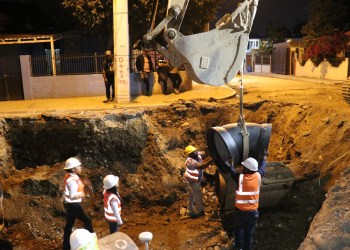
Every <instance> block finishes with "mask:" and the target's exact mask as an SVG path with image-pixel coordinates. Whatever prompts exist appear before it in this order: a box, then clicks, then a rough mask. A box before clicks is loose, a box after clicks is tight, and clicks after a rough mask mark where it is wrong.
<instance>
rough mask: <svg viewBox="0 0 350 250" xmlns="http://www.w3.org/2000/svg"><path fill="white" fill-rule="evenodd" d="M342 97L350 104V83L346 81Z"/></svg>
mask: <svg viewBox="0 0 350 250" xmlns="http://www.w3.org/2000/svg"><path fill="white" fill-rule="evenodd" d="M342 95H343V98H344V100H345V101H346V102H347V103H348V104H350V81H346V82H345V83H343V86H342Z"/></svg>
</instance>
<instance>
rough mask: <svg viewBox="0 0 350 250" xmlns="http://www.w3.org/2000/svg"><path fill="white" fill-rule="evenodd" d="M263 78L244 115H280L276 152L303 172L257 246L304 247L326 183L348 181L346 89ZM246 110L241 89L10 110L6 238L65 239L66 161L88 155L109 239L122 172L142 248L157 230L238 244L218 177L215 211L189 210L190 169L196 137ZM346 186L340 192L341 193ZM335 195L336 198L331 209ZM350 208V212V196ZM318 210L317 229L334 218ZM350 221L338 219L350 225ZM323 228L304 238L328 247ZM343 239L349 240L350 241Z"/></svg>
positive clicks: (4, 124)
mask: <svg viewBox="0 0 350 250" xmlns="http://www.w3.org/2000/svg"><path fill="white" fill-rule="evenodd" d="M260 80H261V79H259V82H257V83H254V82H253V83H248V84H247V85H248V88H247V90H246V93H245V105H244V115H245V119H246V121H249V122H254V123H272V124H273V126H272V129H273V132H272V135H271V140H270V146H269V161H278V162H283V163H284V164H285V165H286V166H287V167H289V168H290V169H292V170H293V172H294V175H295V176H296V178H298V180H297V182H296V183H295V185H294V186H293V188H292V191H291V192H290V193H288V195H287V196H286V197H285V198H284V199H283V200H282V201H281V204H280V205H279V207H278V208H274V209H268V210H261V218H260V221H259V225H258V230H257V232H256V235H255V237H254V246H255V247H256V248H258V249H262V250H264V249H297V248H298V247H299V245H300V244H301V243H302V242H303V240H304V237H305V236H306V234H307V231H308V228H309V225H310V223H311V222H312V219H313V217H314V215H315V214H316V213H317V211H318V210H319V208H320V207H321V204H322V202H323V199H324V190H325V191H327V190H328V189H329V188H330V187H333V188H334V189H342V188H344V178H343V179H339V178H340V175H341V173H342V172H343V170H344V169H345V168H346V167H347V165H346V164H347V162H348V161H349V160H350V156H349V155H348V154H347V153H348V140H349V135H350V133H349V131H350V124H349V122H348V117H350V116H349V115H350V114H349V113H350V111H349V109H346V108H345V107H343V108H339V105H336V104H334V103H332V101H331V100H332V99H329V98H328V96H329V95H333V93H335V92H336V91H340V90H339V88H338V87H337V86H323V85H321V86H320V85H316V86H317V87H318V88H316V87H315V86H312V87H310V86H307V85H306V84H305V83H293V85H292V86H293V88H291V89H288V90H287V89H285V88H283V87H281V86H280V85H277V83H276V82H272V81H271V82H269V83H265V84H264V82H263V81H260ZM289 84H290V83H289ZM301 95H303V96H301ZM340 106H341V105H340ZM238 114H239V103H238V99H235V98H234V99H229V100H215V99H208V100H201V99H196V100H193V101H181V100H180V101H178V102H176V103H173V104H171V105H169V106H166V107H160V108H144V109H130V110H124V109H114V110H108V111H91V112H84V113H67V112H64V113H47V114H42V115H40V116H38V115H37V114H35V115H33V114H24V115H23V116H17V117H7V118H4V119H2V120H1V128H0V135H1V136H0V165H1V184H2V186H3V190H4V203H3V204H4V210H5V211H4V213H5V227H4V228H3V230H2V231H1V238H3V239H4V240H8V241H10V242H11V244H13V246H15V247H16V249H29V250H30V249H38V245H40V249H59V248H60V246H61V242H62V235H63V225H64V223H65V220H64V211H63V208H62V203H61V194H62V184H63V183H62V182H63V181H62V180H63V175H64V172H63V170H62V165H61V162H63V161H64V160H65V159H66V158H68V157H70V156H77V157H79V158H80V159H81V160H82V162H83V163H84V177H85V178H86V179H88V180H89V181H90V182H91V184H92V187H93V192H90V194H89V196H90V197H88V198H87V199H86V202H85V203H84V206H85V207H86V210H87V211H89V213H90V215H91V216H92V218H93V225H94V229H95V231H96V232H97V234H98V236H99V237H103V236H105V235H107V234H108V226H107V224H106V222H105V221H104V219H103V211H102V210H103V209H102V208H103V206H102V179H103V177H104V176H105V175H106V174H110V173H113V174H116V175H119V176H120V180H121V183H120V186H121V187H120V193H121V196H122V198H123V209H122V216H123V220H124V225H123V227H122V228H121V231H122V232H125V233H127V234H128V235H129V236H130V237H131V238H132V239H134V240H135V242H136V243H137V244H138V245H139V246H141V245H140V243H139V242H138V240H137V239H138V234H139V233H141V232H142V231H151V232H152V233H153V234H154V239H153V241H152V244H151V247H152V249H162V250H164V249H199V248H201V249H204V248H208V249H213V248H214V247H217V248H221V249H226V248H229V246H230V245H231V244H232V242H231V239H230V237H228V236H227V235H226V234H225V233H223V232H222V230H223V229H222V224H221V221H220V217H219V215H218V206H217V204H216V199H217V198H216V195H215V192H214V186H213V183H212V182H211V180H210V177H209V179H208V182H207V183H206V186H205V187H204V189H205V190H203V192H204V203H205V205H206V210H205V212H206V216H205V217H202V218H198V219H193V220H192V219H181V211H183V209H185V208H186V206H187V205H186V199H187V193H186V189H185V186H184V184H183V182H182V180H181V176H180V174H179V168H180V167H181V166H182V165H183V162H184V155H183V149H184V147H185V146H187V145H188V144H194V145H196V146H197V147H199V148H202V149H204V150H206V138H205V131H206V130H207V129H208V128H210V127H213V126H223V125H225V124H229V123H235V122H236V121H237V118H238ZM315 177H317V178H318V179H316V181H315V180H314V179H315ZM338 179H339V181H338V182H337V184H335V183H336V180H338ZM334 184H335V185H334ZM331 190H332V189H331ZM334 191H336V190H334ZM338 195H339V194H337V193H336V192H334V197H338ZM343 198H344V199H345V198H347V197H341V198H340V199H343ZM336 202H338V201H337V200H336V199H332V200H331V201H330V203H331V204H330V205H327V206H328V207H331V206H332V204H333V203H336ZM340 206H341V209H345V206H346V205H345V203H341V204H340ZM324 207H325V206H324ZM339 211H340V210H339ZM341 211H345V210H341ZM326 214H328V213H327V212H326ZM338 214H339V218H334V216H333V217H331V219H332V220H334V221H335V222H336V221H340V220H342V219H344V218H347V214H345V213H344V214H343V213H338ZM316 218H317V221H316V222H315V225H317V227H319V226H318V225H321V224H323V223H327V221H326V220H324V221H323V220H322V219H321V218H320V217H316ZM347 221H348V220H347ZM346 223H348V222H346ZM346 223H345V224H344V223H339V224H338V225H342V228H343V229H344V228H345V230H347V224H346ZM79 226H81V225H80V224H79V223H78V224H77V225H76V227H79ZM325 230H326V229H324V231H325ZM324 231H323V232H324ZM334 232H335V235H334V236H333V237H338V231H334ZM313 234H316V236H317V234H319V232H316V230H314V231H310V235H311V236H310V235H308V237H307V239H306V243H305V244H319V243H317V242H320V241H319V240H317V239H324V234H322V235H321V236H320V235H319V236H317V237H316V236H315V237H314V236H312V235H313ZM328 237H330V235H327V239H329V238H328ZM342 237H343V236H342ZM344 237H345V236H344ZM344 237H343V238H341V239H342V240H341V242H345V241H343V240H347V239H345V238H344ZM311 238H312V239H313V241H310V242H311V243H309V239H311ZM315 239H316V240H315ZM3 244H5V243H3ZM285 244H287V245H288V246H289V247H285ZM334 244H335V243H334ZM337 244H338V245H337V246H340V245H341V244H343V245H344V244H347V243H341V244H340V243H339V242H338V243H337ZM343 245H341V246H343ZM302 246H304V245H302ZM305 249H306V248H305Z"/></svg>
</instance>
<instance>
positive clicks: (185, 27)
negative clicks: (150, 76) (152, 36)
mask: <svg viewBox="0 0 350 250" xmlns="http://www.w3.org/2000/svg"><path fill="white" fill-rule="evenodd" d="M118 1H119V0H118ZM155 2H156V1H155V0H129V1H128V4H129V5H128V11H129V35H130V43H131V44H134V43H135V42H136V41H137V40H140V39H141V40H142V37H143V35H145V34H146V33H147V31H148V30H149V27H150V23H151V19H152V8H153V5H154V4H155ZM221 2H223V0H191V1H190V3H189V6H188V8H187V11H186V15H185V17H184V21H183V24H182V27H181V32H182V33H184V34H193V33H197V32H201V31H203V29H204V27H205V25H206V23H208V22H209V21H210V20H212V19H213V18H214V17H215V14H216V10H217V6H218V4H219V3H221ZM62 4H63V6H64V7H65V8H68V9H70V10H71V11H72V13H73V16H74V17H75V18H76V20H77V21H78V22H79V24H80V25H81V27H82V28H83V29H84V31H85V32H87V33H92V34H95V35H100V36H102V37H103V39H105V40H107V45H106V47H107V48H111V46H112V41H113V32H112V23H113V13H112V7H113V5H112V4H113V2H112V0H89V1H86V0H63V3H62ZM166 8H167V1H166V0H159V6H158V11H157V16H156V25H157V24H158V23H159V22H161V20H163V19H164V18H165V13H166Z"/></svg>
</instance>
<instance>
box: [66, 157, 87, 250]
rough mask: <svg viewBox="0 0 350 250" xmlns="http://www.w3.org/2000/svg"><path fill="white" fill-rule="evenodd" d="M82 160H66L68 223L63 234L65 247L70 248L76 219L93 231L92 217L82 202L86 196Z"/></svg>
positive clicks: (72, 158)
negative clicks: (82, 176)
mask: <svg viewBox="0 0 350 250" xmlns="http://www.w3.org/2000/svg"><path fill="white" fill-rule="evenodd" d="M81 165H82V164H81V162H80V161H79V160H78V159H77V158H74V157H71V158H69V159H67V160H66V162H65V167H64V170H65V171H66V172H67V173H66V175H65V177H64V195H63V202H64V203H63V204H64V208H65V210H66V225H65V227H64V235H63V249H64V250H66V249H67V250H69V249H71V246H70V244H69V237H70V235H71V233H72V228H73V225H74V222H75V220H76V219H79V220H81V221H82V222H83V223H84V228H85V229H87V230H88V231H89V232H90V233H93V232H94V230H93V229H92V222H91V218H90V217H89V216H88V215H87V214H86V213H85V212H84V209H83V207H82V206H81V202H82V200H83V198H85V191H84V183H83V181H82V179H81V178H80V174H81V172H82V169H81Z"/></svg>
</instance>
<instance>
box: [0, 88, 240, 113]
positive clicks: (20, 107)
mask: <svg viewBox="0 0 350 250" xmlns="http://www.w3.org/2000/svg"><path fill="white" fill-rule="evenodd" d="M235 94H236V91H235V90H233V89H231V88H229V87H227V86H225V85H222V86H210V85H206V84H198V83H194V84H193V87H192V90H189V91H186V92H183V93H180V94H179V95H175V94H170V95H163V94H155V95H152V96H137V97H134V98H132V99H131V100H130V103H126V104H119V103H117V102H110V103H103V100H105V99H106V98H105V97H104V96H94V97H79V98H59V99H35V100H21V101H1V102H0V116H4V115H6V114H7V115H8V114H23V113H41V112H54V111H58V110H60V111H64V110H71V111H84V110H85V111H86V110H108V109H117V108H128V107H130V108H137V107H153V106H166V105H169V104H171V103H173V102H176V101H177V100H180V99H183V100H191V99H199V98H203V99H209V98H214V99H225V98H229V97H232V96H234V95H235Z"/></svg>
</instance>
